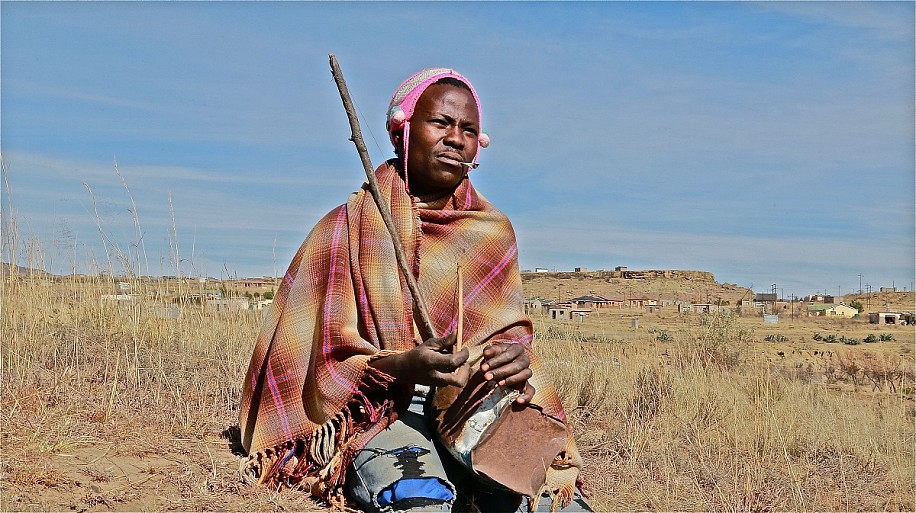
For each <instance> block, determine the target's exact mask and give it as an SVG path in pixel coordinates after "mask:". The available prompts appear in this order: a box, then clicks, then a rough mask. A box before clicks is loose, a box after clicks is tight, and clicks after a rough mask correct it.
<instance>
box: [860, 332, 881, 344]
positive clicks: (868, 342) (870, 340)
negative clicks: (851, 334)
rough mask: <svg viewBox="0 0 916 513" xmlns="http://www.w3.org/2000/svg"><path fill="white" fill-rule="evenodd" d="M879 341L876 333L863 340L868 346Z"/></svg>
mask: <svg viewBox="0 0 916 513" xmlns="http://www.w3.org/2000/svg"><path fill="white" fill-rule="evenodd" d="M877 341H878V337H876V336H875V334H874V333H869V334H868V336H867V337H865V338H864V339H862V342H865V343H866V344H871V343H872V342H877Z"/></svg>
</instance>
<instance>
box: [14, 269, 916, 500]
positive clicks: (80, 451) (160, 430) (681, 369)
mask: <svg viewBox="0 0 916 513" xmlns="http://www.w3.org/2000/svg"><path fill="white" fill-rule="evenodd" d="M682 285H683V284H682ZM544 286H545V288H546V290H550V287H553V288H554V289H561V290H562V289H563V285H562V284H559V285H558V284H557V283H554V284H549V283H545V284H544ZM655 286H656V288H658V287H660V285H658V284H655ZM684 286H685V287H687V285H684ZM132 287H133V290H134V291H135V292H138V293H139V294H140V298H141V299H140V300H138V301H136V302H133V303H130V304H128V305H122V306H120V307H119V306H116V305H115V304H112V303H108V302H103V301H100V296H101V295H102V294H108V293H111V291H112V290H113V289H115V288H116V284H115V283H114V281H113V280H112V279H110V278H105V277H97V278H88V279H82V280H80V281H76V280H72V281H66V280H63V281H62V280H48V279H43V278H36V279H28V277H24V278H22V277H15V276H14V277H12V278H11V279H9V280H8V281H5V282H4V283H3V290H2V321H0V341H2V342H0V344H2V345H0V349H2V375H0V379H2V383H3V388H2V408H0V422H2V423H0V426H2V431H0V437H2V438H0V441H2V460H0V509H2V510H4V511H11V510H28V511H38V510H66V511H108V510H119V511H128V510H183V511H189V510H231V511H248V510H271V511H280V510H319V511H320V510H322V508H321V507H320V505H317V504H315V503H313V502H311V501H310V500H308V499H306V498H305V497H303V496H302V495H301V494H299V493H289V492H279V493H278V492H276V491H273V490H267V489H263V488H259V487H251V486H248V485H245V484H243V483H242V482H241V481H240V480H239V477H238V473H237V468H238V464H239V457H238V456H236V455H234V454H233V451H232V447H231V444H230V442H229V438H227V436H226V435H227V434H228V433H229V432H231V430H232V428H233V427H234V426H235V425H236V424H237V414H238V399H239V390H240V384H241V380H242V376H243V373H244V371H245V369H246V367H247V364H248V358H249V356H250V353H251V350H252V346H253V343H254V337H255V334H256V333H257V330H258V327H259V324H260V316H261V313H260V312H238V313H220V314H216V313H208V312H206V311H204V310H203V309H202V308H201V307H200V306H199V305H181V307H180V315H177V316H175V315H170V311H171V312H174V311H175V310H174V309H172V310H170V309H171V308H172V307H174V306H175V305H174V304H172V303H170V302H168V300H167V299H163V298H157V292H158V291H157V290H156V287H157V285H156V284H155V283H149V282H142V281H139V280H137V281H135V282H134V283H133V284H132ZM586 287H587V285H586ZM649 292H651V289H649V290H647V291H646V293H649ZM526 293H528V290H526ZM703 293H705V292H703ZM163 295H165V294H163ZM529 295H532V294H529ZM907 302H908V304H909V305H912V304H913V297H912V294H910V296H908V297H904V299H903V304H907ZM634 318H637V319H638V321H639V326H638V327H633V322H632V320H633V319H634ZM533 320H534V322H535V327H536V331H537V335H538V337H537V346H536V348H537V351H538V352H539V353H540V355H541V356H542V357H543V358H544V360H545V362H546V364H547V367H548V369H549V370H550V372H552V373H553V375H554V378H555V381H556V383H557V386H558V389H559V390H560V392H561V396H562V398H563V400H564V403H565V404H566V406H567V409H568V412H569V414H570V418H571V421H572V423H573V426H574V429H575V432H576V436H577V439H578V442H579V446H580V448H581V450H582V451H583V454H584V456H585V460H586V469H585V478H586V482H587V484H588V486H589V489H590V490H591V502H592V504H593V506H595V507H596V509H597V510H599V511H610V510H615V511H620V510H645V509H653V510H681V511H712V510H715V511H722V510H750V511H773V510H798V511H814V510H819V511H838V510H853V511H873V510H909V511H912V510H913V509H914V508H916V504H914V466H916V460H914V441H916V440H914V402H913V401H914V386H916V385H914V376H913V369H914V356H913V346H914V331H913V329H912V327H899V326H897V327H895V326H888V327H885V326H881V327H878V326H872V325H868V324H866V323H864V322H863V321H860V320H850V321H838V322H830V321H827V320H815V319H808V318H796V319H792V318H781V319H780V322H779V324H776V325H764V324H763V323H762V321H761V319H760V318H757V317H737V316H719V315H706V316H703V315H698V314H675V313H668V312H664V311H663V312H662V313H659V314H646V313H644V312H641V311H625V310H624V311H616V312H613V313H612V312H606V313H602V314H601V315H593V316H591V317H589V318H588V319H586V320H585V321H584V322H582V323H569V322H556V321H549V320H547V319H546V318H543V317H538V316H535V317H534V319H533ZM815 333H818V334H820V335H821V338H822V340H820V341H818V340H814V335H815ZM830 334H833V335H835V337H834V338H835V339H837V340H839V339H840V338H841V337H845V340H847V341H851V340H853V338H855V339H857V340H864V339H865V338H867V337H868V335H870V334H874V335H875V337H876V338H879V341H877V342H874V343H864V342H863V343H858V344H856V345H851V344H844V343H842V342H835V343H828V342H825V341H824V340H823V338H824V336H826V335H830ZM881 335H884V337H883V338H885V340H883V341H882V340H880V338H881ZM888 338H890V339H892V340H888Z"/></svg>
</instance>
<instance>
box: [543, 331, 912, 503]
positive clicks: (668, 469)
mask: <svg viewBox="0 0 916 513" xmlns="http://www.w3.org/2000/svg"><path fill="white" fill-rule="evenodd" d="M547 322H548V321H542V324H541V326H540V327H541V328H542V329H543V331H549V332H550V335H551V336H552V338H553V339H552V340H549V341H544V340H543V338H542V340H541V344H540V346H539V352H540V353H541V356H542V357H543V358H544V360H545V361H546V362H549V365H550V367H551V368H552V369H553V370H554V371H555V376H556V380H557V384H558V388H559V389H560V392H561V395H562V397H563V399H564V402H565V403H566V404H567V405H569V408H570V410H571V418H572V419H573V421H574V422H575V426H576V431H577V434H578V441H579V445H580V447H581V448H582V449H583V452H584V453H585V456H586V461H587V463H588V467H587V470H586V471H587V478H588V481H589V483H590V485H591V488H592V490H593V492H594V494H593V499H592V502H593V504H594V506H596V507H597V508H598V509H599V510H601V511H612V510H613V511H619V510H636V509H651V510H669V511H725V510H730V511H737V510H751V511H773V510H795V511H814V510H820V511H839V510H846V511H875V510H905V511H910V510H912V509H913V508H914V498H913V495H914V454H913V444H914V425H913V422H914V413H913V379H912V359H910V360H909V361H907V362H903V361H900V362H898V364H899V365H900V366H901V367H902V369H901V370H905V369H907V368H908V369H910V370H909V374H908V375H907V376H906V377H905V383H904V387H902V389H898V390H897V391H896V392H894V393H891V392H889V391H888V392H874V393H870V392H868V391H869V390H871V387H868V388H861V387H859V388H857V387H854V386H848V387H846V388H845V389H844V390H842V391H836V390H834V388H836V387H834V386H828V385H826V384H825V385H813V384H811V383H810V382H809V381H810V380H809V379H807V378H810V376H807V375H805V374H798V373H792V372H784V369H781V368H778V367H776V366H775V365H773V364H772V363H770V362H769V361H768V360H761V359H759V358H757V357H756V356H755V351H753V345H752V343H751V339H750V334H749V333H748V332H746V331H743V330H741V329H740V328H737V322H738V321H737V319H730V318H727V317H718V316H714V317H712V318H708V317H707V318H702V317H699V318H697V317H694V318H693V323H692V325H690V326H688V327H687V329H686V330H685V331H686V332H685V333H677V334H676V335H675V336H674V337H673V338H674V339H675V341H674V342H670V343H658V342H657V341H655V340H652V339H650V338H649V337H647V336H644V337H642V339H639V338H636V339H633V340H630V341H628V342H626V343H621V342H614V341H606V342H595V341H581V340H579V341H576V340H577V339H581V338H582V336H581V334H579V330H576V327H575V326H573V325H567V326H566V327H567V328H568V332H567V333H566V336H565V337H564V336H562V334H561V333H560V332H561V331H562V330H561V329H557V326H556V325H555V324H551V325H547ZM551 326H552V329H550V327H551ZM564 339H565V340H564ZM868 354H872V353H867V352H866V353H860V354H858V355H857V354H853V353H850V354H847V355H846V356H845V358H847V359H852V360H854V361H858V362H859V363H860V364H861V365H867V362H866V361H865V360H866V359H867V355H868ZM570 371H572V372H570ZM887 390H889V388H888V389H887Z"/></svg>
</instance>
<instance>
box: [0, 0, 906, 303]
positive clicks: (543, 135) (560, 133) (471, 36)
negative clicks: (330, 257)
mask: <svg viewBox="0 0 916 513" xmlns="http://www.w3.org/2000/svg"><path fill="white" fill-rule="evenodd" d="M0 23H2V26H0V52H2V53H0V79H2V80H0V137H2V139H0V149H2V154H3V161H4V165H5V166H6V169H7V175H8V176H7V179H8V183H9V188H7V187H6V186H5V185H4V189H3V203H4V219H6V220H9V219H10V218H9V215H8V212H9V208H10V207H12V208H13V212H14V214H15V220H16V222H17V225H18V229H17V232H18V234H19V236H20V239H22V240H29V239H38V240H41V241H42V247H43V248H44V263H45V266H46V267H49V268H51V269H50V270H52V271H54V272H64V271H67V270H69V269H70V267H71V265H72V264H73V262H74V261H75V262H77V264H78V265H79V266H80V268H81V269H82V270H88V269H89V268H90V266H89V264H87V262H89V261H91V260H95V261H96V262H100V263H101V265H102V266H103V267H104V266H106V265H107V263H106V260H107V259H106V257H105V250H104V248H103V240H102V238H101V237H100V235H99V227H98V226H97V224H96V217H95V215H94V214H93V206H92V202H93V196H94V198H95V201H96V210H97V212H98V221H99V224H100V225H101V228H102V231H103V232H104V233H105V240H104V245H105V246H107V247H108V251H109V253H112V252H113V249H112V248H119V249H120V250H121V251H123V252H126V253H133V254H136V248H138V247H139V246H138V245H137V244H136V242H137V240H138V237H137V235H136V234H135V227H134V223H133V218H132V215H131V210H130V209H131V208H132V207H131V199H130V197H129V196H128V194H127V192H126V190H125V188H124V186H123V184H122V182H121V180H120V179H119V177H118V175H117V173H116V172H115V165H114V162H115V161H116V162H117V165H118V170H119V171H120V174H121V176H122V177H123V179H124V181H125V182H126V184H127V186H128V187H129V190H130V193H131V195H132V196H133V200H134V201H135V203H136V207H137V208H136V212H137V214H138V219H139V225H140V228H141V230H142V241H143V248H145V251H146V257H145V258H142V257H141V260H143V262H142V263H141V271H142V272H143V273H147V272H149V273H151V274H175V263H174V260H175V258H174V256H172V255H174V247H175V242H176V240H177V246H178V253H179V256H180V260H181V269H182V271H181V272H182V273H183V274H193V275H207V276H216V277H220V276H223V277H225V276H226V275H232V276H236V275H237V276H239V277H242V276H260V275H270V274H273V273H274V271H275V270H277V271H278V272H281V273H282V271H283V270H284V269H285V267H286V265H287V264H288V262H289V260H290V258H291V257H292V255H293V253H294V252H295V250H296V248H297V247H298V245H299V244H300V243H301V241H302V239H303V238H304V237H305V235H306V234H307V233H308V231H309V229H310V228H311V227H312V225H313V224H314V223H315V222H316V221H317V220H318V219H319V218H320V217H321V216H322V215H323V214H324V213H326V212H327V211H328V210H330V209H331V208H333V207H335V206H336V205H339V204H340V203H342V202H343V201H345V199H346V196H347V194H348V193H350V192H351V191H353V190H356V189H357V188H358V187H359V186H360V184H361V183H362V181H363V180H364V179H365V175H364V174H363V171H362V169H361V167H360V164H359V160H358V157H357V154H356V151H355V149H354V147H353V145H352V143H350V142H349V141H348V140H347V137H348V136H349V128H348V126H347V122H346V117H345V115H344V112H343V108H342V107H341V103H340V99H339V97H338V95H337V91H336V89H335V86H334V83H333V80H332V79H331V76H330V72H329V67H328V53H331V52H333V53H335V54H336V55H337V57H338V59H339V60H340V63H341V67H342V68H343V71H344V73H345V75H346V78H347V81H348V84H349V88H350V92H351V94H352V95H353V97H354V99H355V101H356V103H357V104H358V106H359V108H360V111H361V116H362V119H361V122H362V129H363V133H364V136H365V138H366V140H367V144H368V146H369V151H370V154H371V157H372V160H373V161H374V162H376V163H379V162H381V161H382V160H384V159H385V158H388V157H390V156H391V155H392V152H391V150H390V146H389V145H388V142H387V137H386V134H385V131H384V113H385V109H386V107H387V104H388V100H389V99H390V96H391V94H392V92H393V91H394V89H395V88H396V87H397V85H398V84H400V82H401V81H402V80H403V79H404V78H406V77H407V76H409V75H410V74H412V73H413V72H415V71H417V70H419V69H423V68H426V67H434V66H447V67H452V68H455V69H456V70H458V71H459V72H461V73H463V74H464V75H466V76H467V77H468V78H469V79H470V80H471V81H472V82H473V83H474V84H475V87H476V88H477V89H478V92H479V94H480V96H481V101H482V103H483V128H484V129H485V130H486V131H487V132H488V133H489V135H490V137H491V139H492V141H493V143H492V144H491V146H490V147H489V148H488V149H486V150H484V152H483V154H482V155H481V158H480V161H481V166H480V168H479V169H477V170H476V171H474V172H473V174H472V180H473V182H474V183H475V185H476V186H477V188H478V189H479V190H480V191H481V192H482V193H483V194H484V195H485V196H486V197H487V198H488V199H490V200H491V201H492V202H493V203H495V204H496V205H497V206H498V207H500V208H501V209H502V210H503V211H504V212H506V214H507V215H509V217H510V219H512V221H513V223H514V225H515V228H516V232H517V236H518V240H519V252H520V256H519V260H520V264H521V266H522V268H524V269H530V268H534V267H548V268H551V269H554V268H555V269H557V270H572V268H573V267H578V266H584V267H587V268H589V269H601V268H604V269H612V268H614V267H615V266H618V265H625V266H628V267H630V268H631V269H691V270H704V271H710V272H713V273H714V274H715V276H716V278H717V279H718V280H719V281H723V282H730V283H737V284H739V285H743V286H751V285H753V288H754V289H755V290H757V291H767V290H769V287H770V284H772V283H776V284H777V285H778V287H779V288H781V289H782V291H783V292H784V294H786V295H788V294H791V293H796V294H807V293H811V292H815V291H828V292H831V293H833V292H836V291H837V290H838V288H839V289H840V290H841V292H842V293H847V292H850V291H852V290H854V289H858V287H859V274H860V273H861V274H862V275H863V286H864V284H865V283H868V284H870V285H871V286H872V287H874V288H878V287H881V286H891V285H892V284H893V285H896V286H897V287H898V288H902V287H907V288H908V289H911V288H912V286H913V280H914V254H916V253H914V252H916V249H914V212H916V206H914V192H916V184H914V139H916V137H914V30H913V26H914V3H913V2H898V3H895V2H863V3H822V2H816V3H815V2H811V3H807V2H802V3H796V2H764V3H750V2H735V3H729V2H715V3H694V2H690V3H661V2H659V3H655V2H652V3H637V2H619V3H547V2H543V3H528V2H512V3H502V2H497V3H489V2H487V3H342V2H341V3H339V2H308V3H293V2H284V3H260V2H258V3H242V2H237V3H222V2H197V3H151V2H136V3H134V2H126V3H121V2H119V3H106V2H74V3H35V2H23V3H20V2H11V1H4V2H2V3H0ZM84 182H85V184H87V185H89V188H90V189H91V190H92V193H93V195H90V194H89V192H88V191H87V189H86V187H85V185H84ZM172 217H174V224H173V223H172ZM73 248H76V250H75V251H74V249H73ZM22 253H23V252H22V251H20V255H21V254H22ZM4 257H5V258H6V255H4ZM116 267H117V265H116Z"/></svg>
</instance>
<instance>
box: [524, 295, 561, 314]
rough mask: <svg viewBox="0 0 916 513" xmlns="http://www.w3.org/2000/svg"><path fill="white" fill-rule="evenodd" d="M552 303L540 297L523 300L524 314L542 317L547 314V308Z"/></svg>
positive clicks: (550, 300)
mask: <svg viewBox="0 0 916 513" xmlns="http://www.w3.org/2000/svg"><path fill="white" fill-rule="evenodd" d="M553 303H554V301H553V300H552V299H545V298H542V297H532V298H528V299H526V300H525V314H527V315H532V314H538V315H544V314H546V313H547V307H548V306H549V305H552V304H553Z"/></svg>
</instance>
